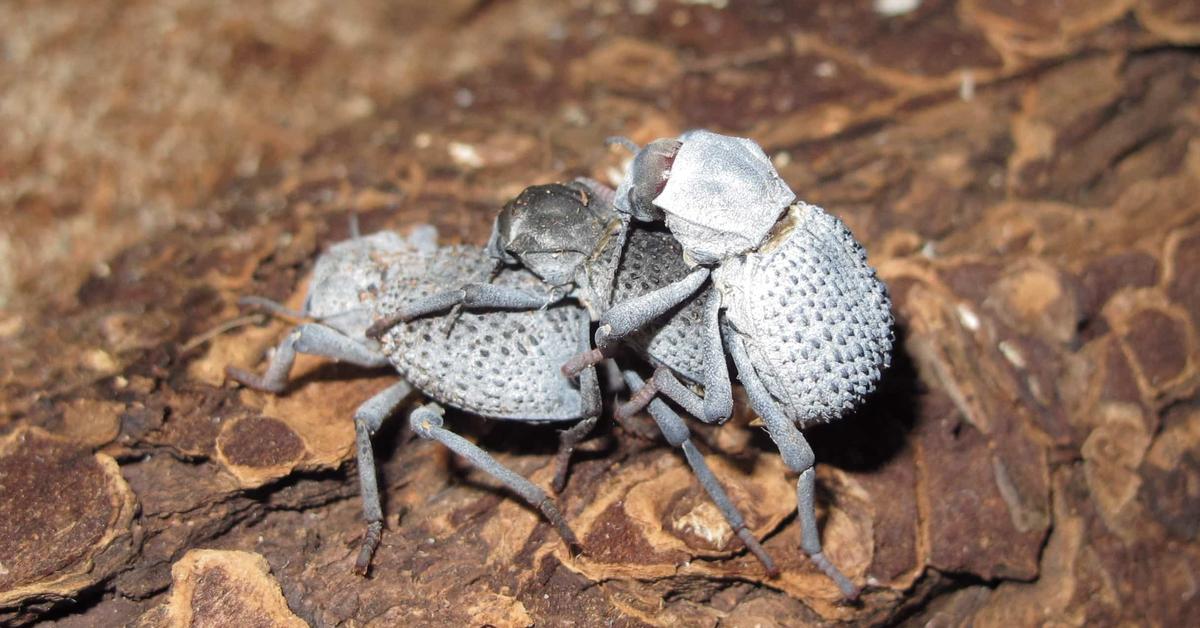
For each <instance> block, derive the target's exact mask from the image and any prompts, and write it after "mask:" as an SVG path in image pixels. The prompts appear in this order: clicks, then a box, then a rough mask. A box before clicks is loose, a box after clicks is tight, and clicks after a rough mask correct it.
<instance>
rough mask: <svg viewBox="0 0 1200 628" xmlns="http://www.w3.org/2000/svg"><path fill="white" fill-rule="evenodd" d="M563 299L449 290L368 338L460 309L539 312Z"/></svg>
mask: <svg viewBox="0 0 1200 628" xmlns="http://www.w3.org/2000/svg"><path fill="white" fill-rule="evenodd" d="M563 296H564V295H562V294H561V293H559V292H556V291H551V292H549V293H546V294H537V293H532V292H526V291H524V290H518V289H516V288H509V287H507V286H497V285H493V284H488V283H470V284H466V285H464V286H463V287H462V288H459V289H457V290H446V291H445V292H439V293H437V294H432V295H429V296H428V297H425V298H423V299H419V300H417V301H414V302H413V303H409V304H408V305H406V306H405V307H403V308H401V309H400V310H399V311H397V312H394V313H392V314H390V315H388V316H386V317H384V318H382V319H379V320H378V321H375V323H374V324H372V325H371V326H370V327H368V328H367V336H368V337H369V338H379V337H381V336H383V334H385V333H387V330H389V329H391V328H392V327H395V326H396V325H398V324H400V323H403V322H407V321H410V320H412V319H414V318H419V317H422V316H426V315H428V314H436V313H439V312H445V311H446V310H449V309H452V308H454V307H456V306H459V305H461V306H462V307H463V308H465V309H468V310H471V309H491V310H513V311H522V310H536V309H539V308H544V307H548V306H550V305H553V304H554V303H557V302H558V301H561V300H562V299H563Z"/></svg>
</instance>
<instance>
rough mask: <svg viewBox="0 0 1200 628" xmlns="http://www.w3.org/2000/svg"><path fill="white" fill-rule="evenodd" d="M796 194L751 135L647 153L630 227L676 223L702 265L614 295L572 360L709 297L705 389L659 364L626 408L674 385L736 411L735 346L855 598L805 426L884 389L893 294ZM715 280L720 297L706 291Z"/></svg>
mask: <svg viewBox="0 0 1200 628" xmlns="http://www.w3.org/2000/svg"><path fill="white" fill-rule="evenodd" d="M620 141H622V142H623V143H626V144H628V145H632V142H629V141H628V140H620ZM633 148H635V149H636V146H633ZM795 198H796V197H795V194H794V193H793V192H792V191H791V190H790V189H789V188H788V186H787V185H786V184H785V183H784V182H783V180H782V179H781V178H780V177H779V174H778V173H777V172H776V171H775V168H774V166H772V164H771V161H770V160H769V159H768V158H767V156H766V154H765V153H764V152H763V150H762V148H760V147H759V146H758V144H756V143H754V142H753V141H751V140H748V139H743V138H736V137H729V136H724V135H718V134H716V133H712V132H709V131H703V130H696V131H689V132H687V133H684V134H683V135H681V136H679V138H677V139H662V140H657V141H655V142H652V143H650V144H649V145H647V146H646V147H645V148H642V149H640V150H637V153H636V156H635V158H634V161H633V164H632V167H631V169H630V172H629V174H628V176H627V177H626V178H625V179H624V181H623V182H622V183H621V185H620V186H619V187H618V188H617V190H616V191H615V198H614V207H615V208H616V209H617V211H619V212H620V213H622V214H623V215H624V216H625V218H624V219H623V221H624V222H625V223H626V224H629V223H631V222H632V221H634V220H638V221H658V220H662V221H663V222H665V223H666V226H667V228H668V229H669V230H670V232H671V234H672V235H673V236H674V238H675V239H676V240H677V241H678V242H679V243H680V245H681V246H682V247H683V251H684V257H685V259H686V261H687V263H688V264H689V265H691V266H692V270H691V271H690V272H689V273H687V274H686V275H685V276H684V277H683V278H681V279H679V280H677V281H675V282H674V283H672V284H670V285H667V286H664V287H662V288H659V289H657V290H655V291H652V292H649V293H646V294H643V295H640V296H638V297H635V298H632V299H629V300H627V301H624V302H617V303H614V305H613V306H612V307H610V308H609V309H608V310H607V311H606V312H605V313H604V314H603V315H602V316H601V317H600V320H599V326H598V329H597V331H596V337H595V343H596V348H595V349H592V350H590V351H589V352H586V353H583V354H580V355H579V356H577V357H576V358H573V359H572V361H571V362H569V363H568V369H567V370H568V371H573V370H575V369H578V368H581V367H584V366H586V365H588V364H591V363H594V362H595V361H596V360H597V359H599V358H600V357H602V355H603V354H604V351H605V350H606V348H608V347H611V346H612V345H614V344H615V343H616V342H618V341H619V340H621V339H622V338H624V337H626V336H628V335H630V334H632V333H634V332H635V331H636V330H639V329H641V328H643V327H644V326H646V325H648V324H651V323H653V321H655V320H657V319H658V318H659V317H661V316H663V315H664V314H665V313H667V312H669V311H672V310H674V309H676V308H679V307H681V306H684V305H686V304H687V303H689V302H690V301H693V300H700V299H702V298H703V299H705V301H707V302H710V303H711V306H710V307H709V308H708V309H707V311H706V317H705V320H706V322H707V325H706V331H707V338H706V339H705V340H704V341H700V342H703V343H705V344H706V345H707V347H708V350H707V351H706V355H708V356H710V357H711V360H710V361H709V363H708V364H707V365H706V367H705V368H704V372H705V374H706V379H705V380H704V382H703V383H704V390H705V394H704V397H703V398H700V397H698V396H697V395H695V394H694V393H693V392H691V390H689V389H688V388H687V387H685V386H683V385H681V384H680V382H679V381H678V380H677V379H676V378H675V377H674V375H673V374H672V372H671V371H670V370H669V369H664V368H659V369H657V370H656V371H655V373H654V376H653V377H652V378H651V380H650V382H648V384H647V386H646V387H645V388H643V389H642V390H640V391H638V392H636V393H634V395H633V398H632V399H631V401H630V403H628V404H626V405H625V406H624V407H622V408H621V409H620V410H619V412H621V413H629V412H633V411H636V410H637V409H638V408H639V407H640V406H642V405H644V404H645V403H647V402H649V401H650V400H651V399H653V398H654V397H655V395H657V394H658V393H660V392H661V393H663V394H665V395H666V396H667V397H669V398H671V399H672V400H674V401H675V402H677V403H679V404H680V405H681V406H682V407H683V408H684V409H685V410H687V411H688V412H689V413H690V414H694V415H695V416H697V417H699V418H700V419H701V420H704V421H707V422H721V421H724V420H726V419H727V418H728V417H729V415H730V413H731V412H732V407H733V400H732V396H731V392H730V386H729V373H728V370H727V368H726V362H725V357H724V354H725V352H726V351H727V352H728V354H729V355H730V356H731V357H732V358H733V362H734V365H735V366H736V367H737V373H738V379H739V380H740V381H741V382H742V385H743V386H744V388H745V389H746V393H747V396H748V397H749V399H750V404H751V407H752V408H753V409H754V411H755V412H756V413H757V414H759V415H760V416H761V417H762V420H763V423H764V425H765V427H766V429H767V432H768V434H769V435H770V437H771V439H772V440H773V441H774V442H775V443H776V445H777V446H778V447H779V451H780V454H781V455H782V456H783V460H784V462H785V463H786V464H787V466H788V467H789V468H790V469H791V470H792V471H794V472H796V473H798V474H799V479H798V481H797V490H796V492H797V499H798V505H797V512H798V516H799V518H800V524H801V532H802V546H803V548H804V550H805V552H806V553H807V554H808V555H809V556H810V557H811V558H812V560H813V562H814V563H815V564H816V565H817V566H818V567H820V568H821V570H822V571H824V572H825V573H826V574H827V575H828V576H829V577H830V578H831V579H833V580H834V581H835V582H836V583H837V585H838V587H839V588H840V589H841V590H842V592H843V594H844V595H845V596H846V597H848V598H854V597H857V595H858V587H857V586H855V585H854V584H853V583H852V582H850V580H849V579H848V578H846V577H845V576H844V575H843V574H842V573H841V571H840V570H838V569H837V567H835V566H834V565H833V564H832V563H830V562H829V560H828V559H827V558H826V557H825V555H824V554H823V553H822V550H821V540H820V535H819V533H818V531H817V525H816V515H815V508H814V492H815V477H816V476H815V473H814V471H813V464H814V456H813V452H812V449H811V448H810V447H809V445H808V442H807V441H806V440H805V439H804V436H803V434H802V433H801V432H800V430H801V429H802V428H804V427H807V426H810V425H813V424H815V423H820V422H826V421H831V420H834V419H837V418H839V417H841V416H842V415H843V414H844V413H845V412H847V411H849V410H851V409H852V408H853V407H854V406H855V405H856V404H857V403H859V402H860V401H861V400H862V399H863V398H864V397H865V396H866V395H867V394H869V393H870V392H871V391H872V390H873V389H874V387H875V383H876V381H877V380H878V379H879V377H880V371H881V370H882V369H883V368H886V367H887V365H888V363H889V361H890V353H891V346H892V330H891V327H892V314H891V303H890V300H889V298H888V295H887V290H886V288H885V287H884V286H883V284H882V283H881V282H880V281H879V280H878V279H877V278H876V277H875V272H874V270H873V269H872V268H871V267H870V265H868V264H867V256H866V252H865V251H864V250H863V248H862V246H861V245H860V244H859V243H858V242H857V241H856V240H855V239H854V237H853V235H851V233H850V231H849V230H848V229H847V228H846V226H845V225H844V224H843V223H842V222H841V221H840V220H838V219H837V218H835V217H833V216H831V215H829V214H827V213H826V212H825V211H824V210H822V209H821V208H819V207H816V206H814V205H809V204H807V203H803V202H795ZM710 286H711V287H712V288H713V290H712V293H713V294H716V295H718V296H717V298H715V299H714V298H708V297H701V296H699V293H700V291H701V290H703V289H705V288H707V287H710ZM718 356H719V357H718Z"/></svg>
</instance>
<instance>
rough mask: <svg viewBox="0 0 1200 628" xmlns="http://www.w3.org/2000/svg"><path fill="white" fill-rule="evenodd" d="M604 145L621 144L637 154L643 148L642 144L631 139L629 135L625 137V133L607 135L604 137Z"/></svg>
mask: <svg viewBox="0 0 1200 628" xmlns="http://www.w3.org/2000/svg"><path fill="white" fill-rule="evenodd" d="M604 145H605V146H613V145H616V146H620V147H622V148H624V149H625V150H627V151H629V152H631V153H633V154H635V155H636V154H637V153H638V151H639V150H642V148H641V147H640V146H638V145H637V144H636V143H635V142H634V141H633V140H631V139H629V138H628V137H625V136H624V135H613V136H612V137H606V138H604Z"/></svg>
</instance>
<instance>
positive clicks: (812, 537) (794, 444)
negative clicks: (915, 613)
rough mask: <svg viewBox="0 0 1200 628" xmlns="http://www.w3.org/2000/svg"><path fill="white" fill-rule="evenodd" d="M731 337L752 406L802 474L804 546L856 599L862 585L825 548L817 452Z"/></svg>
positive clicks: (790, 463) (786, 458)
mask: <svg viewBox="0 0 1200 628" xmlns="http://www.w3.org/2000/svg"><path fill="white" fill-rule="evenodd" d="M728 340H729V343H728V344H729V352H730V354H732V355H733V361H734V364H736V365H737V370H738V379H740V380H741V381H742V386H743V387H745V389H746V396H747V397H749V398H750V407H751V408H753V409H754V411H755V412H757V413H758V414H759V415H760V416H761V417H762V420H763V423H764V424H765V425H766V428H767V434H768V435H769V436H770V437H771V440H772V441H775V446H776V447H778V448H779V454H780V456H782V457H783V462H784V464H786V465H787V467H788V468H789V469H791V470H792V471H794V472H796V473H799V474H800V477H799V478H798V479H797V480H796V513H797V515H798V517H799V519H800V534H801V536H800V539H801V542H800V544H801V547H803V548H804V552H805V553H806V554H808V556H809V558H810V559H811V560H812V561H813V564H815V565H816V566H817V567H818V568H819V569H820V570H821V571H823V572H824V573H825V575H826V576H829V578H830V579H831V580H833V581H834V582H835V583H836V584H837V586H838V588H839V589H841V590H842V595H844V596H845V597H846V599H848V600H854V599H856V598H857V597H858V594H859V588H858V587H857V586H856V585H855V584H854V583H852V582H850V579H849V578H847V577H846V576H845V575H843V574H842V572H841V571H840V570H839V569H838V568H837V566H835V565H834V564H833V563H831V562H829V559H828V558H827V557H826V556H825V553H824V552H823V551H822V549H821V534H820V532H819V531H818V530H817V511H816V503H815V499H814V497H815V493H816V491H815V488H816V473H815V471H814V470H813V464H814V463H815V462H816V456H814V455H813V451H812V447H809V445H808V441H807V440H805V439H804V435H803V434H801V433H800V429H799V428H797V427H796V424H795V423H792V422H791V421H790V420H788V418H787V417H786V416H784V414H783V412H782V411H780V409H779V406H778V405H776V403H775V400H774V399H773V398H772V397H771V395H770V393H769V392H767V389H766V388H765V387H764V386H763V384H762V382H761V381H759V379H758V375H757V373H756V372H755V370H754V365H753V364H752V363H751V361H750V355H749V353H747V352H746V347H745V345H744V344H743V343H742V339H741V338H739V337H738V336H737V334H730V335H729V337H728Z"/></svg>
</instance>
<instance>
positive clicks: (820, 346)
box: [723, 203, 892, 427]
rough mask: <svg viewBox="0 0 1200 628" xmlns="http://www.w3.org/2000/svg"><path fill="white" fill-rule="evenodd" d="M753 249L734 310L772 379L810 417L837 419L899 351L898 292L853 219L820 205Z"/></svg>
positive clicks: (789, 408) (760, 369)
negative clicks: (880, 273)
mask: <svg viewBox="0 0 1200 628" xmlns="http://www.w3.org/2000/svg"><path fill="white" fill-rule="evenodd" d="M788 221H789V222H788V224H787V225H786V227H785V229H784V230H783V231H781V232H780V233H779V234H778V235H776V236H775V238H774V239H773V240H772V241H771V242H768V244H767V245H766V246H764V247H763V248H764V251H762V252H758V253H752V254H749V255H747V256H746V258H745V261H744V263H742V265H741V266H740V267H739V268H736V269H732V270H733V271H734V272H735V273H736V275H737V276H736V277H731V278H730V279H728V280H724V281H723V284H724V285H726V286H732V287H731V288H728V289H727V294H726V299H725V302H726V307H727V311H726V316H727V320H728V322H729V323H730V324H731V325H732V327H733V330H734V331H735V332H736V333H739V334H740V335H741V336H742V337H743V339H744V341H745V344H746V348H747V350H748V352H749V353H750V357H751V360H752V362H753V363H754V365H755V370H756V372H757V373H758V376H759V379H761V380H762V383H763V385H764V386H765V387H766V389H767V390H768V391H769V392H770V393H771V395H772V396H773V397H775V398H776V399H778V400H779V401H780V402H782V403H781V405H782V406H784V408H785V412H787V414H788V416H789V418H791V419H792V420H793V421H795V422H796V423H797V424H799V425H800V426H802V427H803V426H804V425H805V424H808V423H812V422H817V421H830V420H833V419H836V418H838V417H840V416H841V415H842V414H844V413H845V412H846V411H847V410H849V409H851V408H852V407H854V406H855V405H856V404H858V403H859V402H860V401H862V399H863V398H864V397H865V396H866V395H867V394H869V393H870V392H871V391H872V390H873V389H874V387H875V383H876V381H878V379H879V376H880V371H881V370H882V369H883V368H885V367H886V366H887V365H888V363H889V361H890V354H891V348H892V329H891V326H892V313H891V301H890V299H889V298H888V295H887V290H886V288H885V287H884V285H883V284H882V283H881V282H880V281H879V280H878V279H877V278H876V277H875V271H874V269H872V268H871V267H870V265H868V264H867V257H866V252H865V251H864V250H863V248H862V246H861V245H859V244H858V242H857V241H856V240H855V239H854V236H853V235H851V233H850V231H849V229H847V228H846V226H845V224H843V223H842V221H840V220H838V219H837V218H836V217H834V216H831V215H830V214H827V213H825V211H824V210H822V209H821V208H819V207H816V206H813V205H807V204H804V203H798V204H796V205H793V206H792V208H791V210H790V214H789V216H788Z"/></svg>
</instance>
